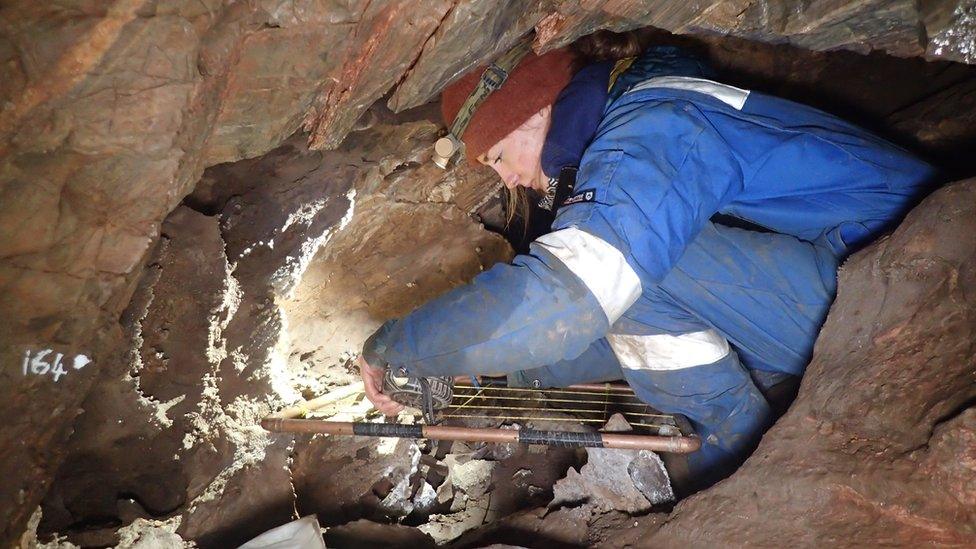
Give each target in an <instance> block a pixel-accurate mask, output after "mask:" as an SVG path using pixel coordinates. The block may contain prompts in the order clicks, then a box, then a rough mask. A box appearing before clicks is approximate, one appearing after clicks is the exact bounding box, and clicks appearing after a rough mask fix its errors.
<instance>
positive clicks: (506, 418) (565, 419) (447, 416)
mask: <svg viewBox="0 0 976 549" xmlns="http://www.w3.org/2000/svg"><path fill="white" fill-rule="evenodd" d="M440 417H442V418H444V419H465V418H467V419H494V420H498V421H560V422H567V423H606V420H605V419H595V418H577V417H530V416H499V415H480V414H442V415H441V416H440ZM627 423H629V424H630V425H639V426H643V427H663V426H664V424H661V423H634V422H630V421H628V422H627ZM670 427H674V425H670Z"/></svg>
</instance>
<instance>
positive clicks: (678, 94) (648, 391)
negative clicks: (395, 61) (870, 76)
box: [361, 48, 934, 484]
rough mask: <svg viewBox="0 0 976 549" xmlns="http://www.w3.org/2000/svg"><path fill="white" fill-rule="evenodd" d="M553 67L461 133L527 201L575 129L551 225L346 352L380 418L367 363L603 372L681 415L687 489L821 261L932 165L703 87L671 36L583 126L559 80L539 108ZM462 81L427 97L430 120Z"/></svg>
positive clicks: (482, 110)
mask: <svg viewBox="0 0 976 549" xmlns="http://www.w3.org/2000/svg"><path fill="white" fill-rule="evenodd" d="M573 61H574V60H573V57H572V55H571V54H570V53H569V52H567V51H563V50H560V51H556V52H551V53H548V54H546V55H543V56H541V57H537V56H532V55H530V56H528V57H527V58H526V59H525V60H523V61H522V63H521V64H520V65H519V66H518V67H517V68H516V69H515V70H514V71H512V73H511V75H510V76H509V80H508V81H507V82H506V83H505V84H504V85H503V86H502V87H501V88H500V89H499V90H498V91H496V92H494V93H493V94H492V95H491V96H489V97H488V99H487V100H486V101H485V102H484V103H483V104H482V106H481V107H479V109H478V110H477V111H476V112H475V114H474V116H473V117H472V120H471V123H470V125H469V126H468V129H467V131H466V132H465V134H464V135H463V136H462V139H463V141H464V143H465V147H466V151H467V155H468V157H469V158H476V159H477V160H478V161H479V162H482V163H484V164H486V165H488V166H491V167H492V168H493V169H495V171H496V172H497V173H498V174H499V176H500V177H501V178H502V180H503V181H504V182H505V185H506V187H508V188H509V189H514V188H517V187H526V188H531V189H535V190H537V191H539V192H540V193H546V192H547V191H548V190H549V189H550V184H549V182H550V180H551V179H552V178H553V177H555V176H556V175H557V174H555V173H552V172H554V171H555V169H556V167H558V163H556V164H555V165H554V164H553V163H552V162H549V161H548V160H549V159H551V158H552V157H553V154H552V153H551V151H554V150H563V149H566V148H567V147H564V146H562V145H564V144H565V143H566V142H567V141H566V140H565V139H562V138H560V137H559V136H564V135H565V134H566V132H565V131H564V129H565V128H566V127H568V126H572V125H573V124H576V125H577V126H578V125H580V124H583V126H584V127H577V128H575V129H574V131H573V132H570V133H573V134H576V135H584V136H592V139H590V138H589V137H587V138H586V139H582V140H580V141H581V142H582V143H583V147H582V148H581V147H580V146H577V147H576V148H577V149H579V153H578V155H579V158H578V161H579V169H578V172H577V174H576V182H575V188H574V189H573V192H572V193H571V195H570V196H569V197H568V198H566V199H565V200H562V201H561V205H559V208H558V212H557V216H556V219H555V221H554V223H553V227H552V228H553V232H551V233H549V234H546V235H543V236H542V237H539V238H538V239H536V241H535V242H534V243H533V245H532V247H531V249H530V252H529V253H528V254H525V255H519V256H517V257H516V258H515V260H514V261H513V262H512V264H511V265H496V266H495V267H493V268H492V269H490V270H488V271H486V272H484V273H482V274H481V275H479V276H478V277H477V278H476V279H475V280H474V281H473V282H472V283H471V284H469V285H467V286H463V287H459V288H456V289H455V290H453V291H451V292H449V293H447V294H445V295H444V296H441V297H440V298H438V299H435V300H433V301H432V302H430V303H428V304H426V305H424V306H423V307H421V308H419V309H417V310H416V311H414V312H413V313H411V314H410V315H408V316H407V317H404V318H402V319H400V320H397V321H391V322H388V323H387V324H385V325H384V326H383V327H381V328H380V330H379V331H377V333H376V334H374V335H373V336H372V337H371V338H370V339H369V341H367V343H366V345H365V347H364V351H363V360H362V361H361V368H362V370H363V378H364V381H365V384H366V390H367V396H369V398H370V399H371V401H372V402H373V403H374V404H375V405H376V406H377V408H379V409H380V410H383V411H384V412H395V411H396V410H397V408H398V407H397V405H396V404H395V403H393V402H392V401H390V400H389V398H388V397H386V396H385V395H382V394H381V393H380V392H379V391H378V386H377V379H378V376H379V375H381V374H382V371H383V368H385V367H387V365H389V366H390V367H393V368H395V369H396V370H397V371H398V373H399V375H405V376H416V377H426V376H442V375H463V374H467V375H471V374H480V373H486V372H500V373H506V374H508V375H509V381H510V383H511V384H513V385H525V384H531V385H534V386H540V387H544V386H551V385H564V384H569V383H575V382H580V381H584V380H586V381H595V380H605V379H618V378H624V379H626V380H627V381H628V383H630V385H631V386H632V387H633V388H634V390H635V392H636V393H637V395H638V396H639V397H640V398H641V399H642V400H644V401H645V402H647V403H648V404H650V405H652V406H653V407H655V408H657V409H659V410H661V411H664V412H668V413H682V414H684V415H686V416H687V417H688V418H689V420H691V422H692V423H693V424H694V425H695V427H696V429H697V430H698V433H699V434H700V435H701V436H702V439H703V446H702V450H700V451H699V452H697V453H696V454H694V455H692V456H690V457H689V460H688V467H689V469H690V474H691V475H692V476H694V477H696V478H698V479H699V480H700V481H702V484H704V483H707V482H709V481H711V480H714V479H717V478H719V477H721V476H722V475H724V474H725V473H726V472H728V470H729V469H730V468H731V467H734V466H735V465H737V464H738V462H739V461H741V459H743V458H744V457H745V455H746V454H747V453H748V452H749V450H750V449H751V447H752V446H753V445H754V444H755V442H756V441H757V440H758V437H759V436H760V434H761V433H762V430H763V429H764V427H765V426H766V425H767V423H768V422H769V421H770V411H769V407H768V403H767V402H766V401H765V399H764V398H763V395H762V393H761V391H760V390H759V389H760V388H765V387H766V386H767V385H768V384H769V383H771V382H772V381H774V380H776V379H781V378H782V377H783V376H784V375H794V376H799V375H802V372H803V369H804V368H805V366H806V363H807V361H808V360H809V357H810V354H811V352H812V348H813V343H814V341H815V339H816V335H817V333H818V331H819V328H820V325H821V323H822V322H823V319H824V316H825V315H826V312H827V309H828V308H829V304H830V301H831V300H832V298H833V295H834V292H835V277H836V269H837V265H838V262H839V261H841V260H843V258H845V257H846V256H847V255H848V254H849V253H851V252H852V251H853V250H855V249H856V248H857V247H859V246H862V245H864V244H866V243H867V242H869V241H870V240H871V239H873V238H875V237H876V236H877V235H879V234H880V233H881V232H883V231H884V230H886V229H887V228H888V227H889V226H890V225H891V223H893V222H895V221H897V220H899V219H900V218H901V216H902V215H903V214H904V213H905V212H906V211H907V210H908V209H909V208H910V207H911V206H912V205H914V203H915V202H917V200H918V199H919V198H920V197H921V195H922V194H923V193H924V192H925V190H926V189H927V188H928V186H929V185H930V183H931V180H932V179H933V176H934V174H933V170H932V169H931V168H930V167H929V166H928V165H926V164H925V163H923V162H921V161H919V160H917V159H915V158H913V157H911V156H910V155H909V154H908V153H907V152H905V151H903V150H901V149H898V148H897V147H895V146H894V145H892V144H890V143H887V142H885V141H883V140H881V139H879V138H877V137H875V136H873V135H871V134H869V133H867V132H865V131H864V130H861V129H860V128H857V127H855V126H852V125H850V124H848V123H846V122H844V121H841V120H839V119H837V118H835V117H832V116H830V115H828V114H826V113H823V112H820V111H817V110H815V109H812V108H809V107H805V106H803V105H798V104H796V103H792V102H789V101H785V100H781V99H777V98H774V97H770V96H766V95H764V94H760V93H756V92H749V91H746V90H741V89H738V88H734V87H731V86H727V85H724V84H721V83H718V82H714V81H712V80H709V79H707V78H705V77H706V76H707V74H706V73H705V70H704V69H703V68H702V66H701V64H700V63H698V62H697V61H695V60H693V59H690V58H688V57H687V56H685V55H683V54H681V53H680V52H679V51H677V50H675V49H673V48H655V49H652V50H650V51H648V52H647V53H646V54H645V55H644V56H642V57H641V58H640V59H638V60H637V61H635V62H634V63H633V65H632V66H631V67H630V68H629V69H628V70H627V72H624V73H623V74H622V75H621V76H620V77H619V78H617V79H616V81H615V82H614V85H613V87H612V88H611V89H610V91H609V94H608V100H607V104H606V107H605V109H601V110H600V114H599V116H596V117H593V118H594V119H595V121H594V122H592V123H589V126H587V125H586V123H581V122H579V119H581V118H582V119H586V118H587V117H586V116H582V117H577V116H576V114H577V111H580V110H583V111H586V109H585V108H584V106H585V104H586V101H583V103H582V104H575V106H574V107H572V108H566V107H567V105H566V104H565V103H564V101H565V100H566V97H569V96H573V93H572V92H573V90H575V89H577V88H575V87H574V86H573V85H570V86H569V87H568V88H567V90H568V91H569V92H570V93H568V94H567V93H563V95H562V97H561V99H560V100H557V94H558V93H559V91H560V90H563V88H566V87H567V84H570V83H571V76H572V66H573ZM583 74H586V73H583ZM479 76H480V71H476V73H475V74H473V75H469V76H468V77H465V78H464V79H462V80H461V81H459V82H457V83H456V84H453V85H452V86H450V87H449V88H448V89H447V90H445V92H444V96H443V107H444V111H445V119H446V120H447V121H451V120H453V118H454V116H455V114H456V113H457V111H458V109H459V108H460V106H461V104H462V103H463V102H464V100H465V99H466V98H467V96H468V95H469V94H470V93H471V91H472V89H474V87H475V85H476V83H477V80H478V78H479ZM579 81H580V78H577V80H575V81H572V82H576V83H578V82H579ZM584 96H585V97H592V95H585V94H584ZM592 104H596V105H599V104H601V102H600V101H593V102H592ZM567 113H568V114H567ZM568 148H569V149H573V147H568ZM584 148H585V150H583V149H584ZM556 156H559V155H556ZM563 156H564V157H565V156H566V155H563ZM568 156H569V158H570V160H572V156H573V154H569V155H568ZM715 214H723V215H726V216H731V217H734V218H736V219H739V220H744V221H745V222H748V223H749V224H752V225H755V226H759V227H761V228H762V229H763V231H764V232H757V231H747V230H743V229H735V228H730V227H725V226H722V225H719V224H716V223H713V222H711V221H710V218H712V217H713V216H714V215H715ZM756 383H758V384H759V386H760V387H757V386H756Z"/></svg>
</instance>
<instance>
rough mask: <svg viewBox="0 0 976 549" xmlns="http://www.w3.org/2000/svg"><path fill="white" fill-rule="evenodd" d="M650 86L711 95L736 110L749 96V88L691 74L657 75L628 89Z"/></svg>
mask: <svg viewBox="0 0 976 549" xmlns="http://www.w3.org/2000/svg"><path fill="white" fill-rule="evenodd" d="M648 88H671V89H675V90H687V91H693V92H698V93H704V94H706V95H710V96H712V97H714V98H715V99H718V100H719V101H721V102H723V103H725V104H726V105H729V106H730V107H732V108H734V109H736V110H740V111H741V110H742V106H743V105H745V104H746V99H748V98H749V90H743V89H741V88H736V87H735V86H729V85H728V84H721V83H719V82H712V81H711V80H705V79H704V78H692V77H690V76H657V77H655V78H649V79H647V80H645V81H643V82H641V83H640V84H637V85H636V86H634V87H633V88H631V89H630V90H628V91H627V93H633V92H636V91H640V90H646V89H648Z"/></svg>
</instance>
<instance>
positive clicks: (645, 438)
mask: <svg viewBox="0 0 976 549" xmlns="http://www.w3.org/2000/svg"><path fill="white" fill-rule="evenodd" d="M261 426H262V427H264V428H265V429H267V430H268V431H273V432H287V433H326V434H333V435H361V436H389V437H398V438H427V439H431V440H458V441H464V442H495V443H513V442H526V443H532V444H548V445H555V446H597V447H603V448H621V449H628V450H652V451H655V452H672V453H689V452H694V451H695V450H697V449H698V448H699V447H700V446H701V441H700V440H699V439H698V438H697V437H665V436H652V435H630V434H619V433H574V432H570V431H535V430H532V429H518V430H516V429H486V428H472V427H451V426H447V425H400V424H394V423H353V422H346V421H318V420H312V419H285V418H272V417H267V418H264V419H263V420H262V421H261Z"/></svg>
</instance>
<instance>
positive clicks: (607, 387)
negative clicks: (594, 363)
mask: <svg viewBox="0 0 976 549" xmlns="http://www.w3.org/2000/svg"><path fill="white" fill-rule="evenodd" d="M454 386H455V387H457V388H464V389H469V388H470V389H476V388H477V387H475V386H474V385H470V384H468V383H460V382H455V383H454ZM480 388H481V389H489V390H494V391H529V392H543V393H568V394H572V395H578V394H580V393H581V392H587V393H594V392H598V393H605V392H610V393H622V394H631V395H632V394H634V390H633V389H631V388H630V386H629V385H622V384H619V383H606V384H601V383H580V384H576V385H570V386H569V387H563V388H557V389H536V388H534V387H505V386H499V385H482V386H481V387H480Z"/></svg>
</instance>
